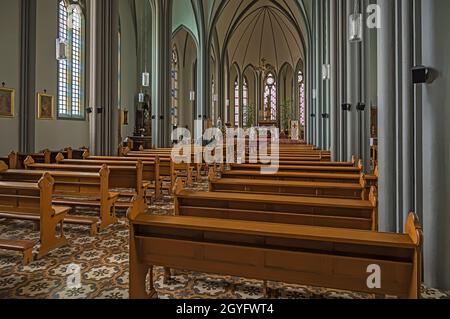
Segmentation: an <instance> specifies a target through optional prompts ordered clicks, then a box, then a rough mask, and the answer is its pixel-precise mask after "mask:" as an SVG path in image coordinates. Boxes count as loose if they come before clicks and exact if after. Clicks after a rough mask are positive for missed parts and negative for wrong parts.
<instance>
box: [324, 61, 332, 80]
mask: <svg viewBox="0 0 450 319" xmlns="http://www.w3.org/2000/svg"><path fill="white" fill-rule="evenodd" d="M322 79H323V80H324V81H327V80H330V79H331V65H329V64H324V65H322Z"/></svg>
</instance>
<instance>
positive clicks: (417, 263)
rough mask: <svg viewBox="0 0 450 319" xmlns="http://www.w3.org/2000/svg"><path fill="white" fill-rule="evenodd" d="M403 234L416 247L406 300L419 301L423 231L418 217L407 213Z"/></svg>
mask: <svg viewBox="0 0 450 319" xmlns="http://www.w3.org/2000/svg"><path fill="white" fill-rule="evenodd" d="M405 233H406V234H407V235H408V236H409V238H410V239H411V241H412V242H413V243H414V245H416V249H415V252H414V256H413V258H414V261H413V269H412V276H411V277H412V278H411V287H410V291H409V295H408V298H410V299H420V298H421V285H422V272H423V271H422V267H423V264H422V263H423V261H422V258H423V251H422V250H423V229H422V225H421V224H420V221H419V218H418V216H417V215H416V214H415V213H413V212H411V213H409V215H408V218H407V219H406V224H405Z"/></svg>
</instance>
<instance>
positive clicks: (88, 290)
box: [0, 183, 450, 299]
mask: <svg viewBox="0 0 450 319" xmlns="http://www.w3.org/2000/svg"><path fill="white" fill-rule="evenodd" d="M205 187H206V184H205V183H199V184H196V185H194V187H193V188H194V189H197V190H203V189H205ZM172 211H173V201H172V198H171V197H170V196H165V197H164V198H163V199H162V200H160V201H158V202H155V203H153V205H152V206H150V208H149V212H150V213H152V214H171V213H172ZM86 213H87V214H89V213H91V214H92V212H86ZM66 235H67V237H68V239H69V243H70V244H69V245H68V246H66V247H63V248H61V249H57V250H55V251H53V252H52V253H50V254H48V255H47V256H45V257H44V258H42V259H40V260H37V261H34V262H32V263H31V264H29V265H28V266H22V265H21V257H20V256H19V255H18V254H16V253H10V252H7V251H3V250H0V298H2V299H3V298H17V299H20V298H40V299H47V298H51V299H71V298H101V299H105V298H108V299H109V298H114V299H123V298H128V223H127V220H126V218H124V216H123V215H122V218H121V219H120V222H119V223H118V224H117V225H115V226H113V227H110V228H109V229H107V230H105V231H103V232H101V233H100V234H99V235H98V236H96V237H90V236H89V233H88V231H87V229H86V228H84V227H81V226H80V227H74V226H69V227H67V228H66ZM0 236H1V237H2V238H22V239H38V238H39V233H38V232H34V231H32V224H30V223H28V222H17V221H9V220H1V219H0ZM71 264H75V265H79V266H80V269H81V287H80V288H71V289H69V288H68V286H67V279H68V276H69V274H68V268H69V266H70V265H71ZM155 275H156V281H155V287H156V288H157V291H158V296H159V298H163V299H167V298H186V299H190V298H230V299H241V298H249V299H250V298H255V299H257V298H262V297H263V294H262V282H260V281H254V280H248V279H243V278H236V277H223V276H216V275H207V274H200V273H192V272H183V271H177V272H176V274H175V276H174V277H173V279H171V280H170V282H168V283H166V284H164V283H163V271H162V269H161V268H156V269H155ZM269 287H271V288H272V290H273V291H274V292H275V295H274V297H276V298H296V299H309V298H353V299H361V298H373V297H372V296H370V295H365V294H355V293H348V292H342V291H336V290H329V289H321V288H313V287H302V286H294V285H285V284H280V283H269ZM423 296H424V297H425V298H450V293H443V292H440V291H438V290H435V289H428V288H425V287H424V288H423Z"/></svg>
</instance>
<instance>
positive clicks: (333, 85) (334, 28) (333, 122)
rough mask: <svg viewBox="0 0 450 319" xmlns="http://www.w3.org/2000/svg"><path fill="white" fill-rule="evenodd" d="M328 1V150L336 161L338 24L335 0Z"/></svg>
mask: <svg viewBox="0 0 450 319" xmlns="http://www.w3.org/2000/svg"><path fill="white" fill-rule="evenodd" d="M329 1H330V26H331V27H330V32H331V37H330V40H331V41H330V42H331V43H330V51H331V52H330V64H331V81H330V98H331V102H330V150H331V156H332V160H333V161H336V160H337V159H338V154H337V137H338V132H337V112H338V109H339V108H338V103H337V101H338V99H337V95H338V91H337V82H338V72H337V69H338V60H337V50H338V49H337V34H338V25H337V14H338V12H337V0H329Z"/></svg>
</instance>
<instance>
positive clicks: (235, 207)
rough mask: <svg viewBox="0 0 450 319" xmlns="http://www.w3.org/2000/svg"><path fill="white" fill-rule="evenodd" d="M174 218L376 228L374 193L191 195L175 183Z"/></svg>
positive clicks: (376, 204)
mask: <svg viewBox="0 0 450 319" xmlns="http://www.w3.org/2000/svg"><path fill="white" fill-rule="evenodd" d="M174 193H175V215H182V216H195V217H207V218H225V219H238V220H255V221H265V222H276V223H288V224H299V225H312V226H322V227H335V228H351V229H363V230H377V229H378V201H377V191H376V188H375V187H373V188H372V190H371V192H370V194H369V200H361V199H356V200H355V199H342V198H315V197H302V196H289V195H280V194H276V195H273V194H254V193H233V192H192V191H187V190H184V189H183V185H182V183H181V182H179V181H178V182H177V184H176V186H175V189H174Z"/></svg>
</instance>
